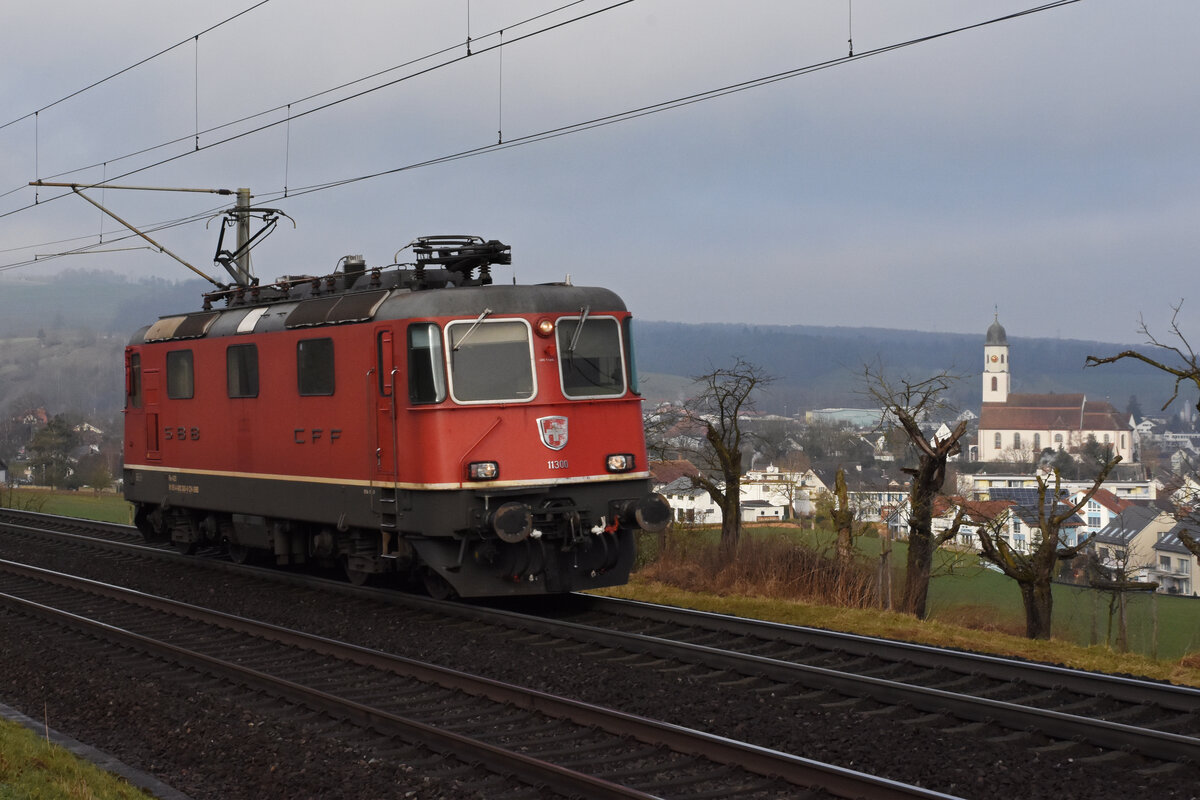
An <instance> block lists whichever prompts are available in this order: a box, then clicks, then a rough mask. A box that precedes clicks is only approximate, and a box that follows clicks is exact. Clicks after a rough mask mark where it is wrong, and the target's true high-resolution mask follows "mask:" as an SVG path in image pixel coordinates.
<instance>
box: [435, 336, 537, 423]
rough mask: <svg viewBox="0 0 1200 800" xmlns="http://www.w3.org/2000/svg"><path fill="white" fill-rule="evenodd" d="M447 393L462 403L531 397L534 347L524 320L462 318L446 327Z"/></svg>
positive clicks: (532, 390)
mask: <svg viewBox="0 0 1200 800" xmlns="http://www.w3.org/2000/svg"><path fill="white" fill-rule="evenodd" d="M446 331H447V333H448V335H449V340H450V394H451V396H452V397H453V398H454V399H455V400H457V401H458V402H461V403H489V402H504V401H508V402H524V401H526V400H532V399H533V396H534V392H535V389H536V386H535V384H534V381H533V349H532V347H531V346H530V331H529V326H528V325H527V324H526V323H525V321H524V320H500V321H496V322H491V321H483V320H474V321H470V320H464V321H462V322H452V323H450V324H449V325H448V326H447V327H446Z"/></svg>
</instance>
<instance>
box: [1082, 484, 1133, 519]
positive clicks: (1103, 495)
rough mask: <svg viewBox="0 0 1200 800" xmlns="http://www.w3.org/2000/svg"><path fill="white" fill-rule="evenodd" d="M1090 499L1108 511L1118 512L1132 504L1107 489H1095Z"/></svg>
mask: <svg viewBox="0 0 1200 800" xmlns="http://www.w3.org/2000/svg"><path fill="white" fill-rule="evenodd" d="M1092 499H1093V500H1095V501H1096V502H1097V503H1099V504H1100V505H1102V506H1104V507H1105V508H1107V509H1109V510H1110V511H1115V512H1116V513H1118V514H1120V513H1121V512H1122V511H1124V510H1125V509H1127V508H1129V507H1130V506H1131V505H1133V504H1132V503H1130V502H1129V501H1128V500H1122V499H1121V498H1119V497H1117V496H1116V495H1115V494H1113V493H1112V492H1110V491H1109V490H1108V489H1097V490H1096V493H1095V494H1093V495H1092Z"/></svg>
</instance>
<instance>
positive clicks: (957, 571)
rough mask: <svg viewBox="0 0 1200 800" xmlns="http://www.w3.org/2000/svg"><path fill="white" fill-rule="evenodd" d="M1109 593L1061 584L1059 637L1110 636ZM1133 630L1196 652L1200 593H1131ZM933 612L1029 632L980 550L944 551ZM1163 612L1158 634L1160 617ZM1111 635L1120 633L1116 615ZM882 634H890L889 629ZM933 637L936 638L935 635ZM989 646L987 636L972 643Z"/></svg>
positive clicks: (865, 546) (897, 581) (786, 530)
mask: <svg viewBox="0 0 1200 800" xmlns="http://www.w3.org/2000/svg"><path fill="white" fill-rule="evenodd" d="M674 535H676V536H679V535H685V536H689V537H700V538H710V539H713V540H715V538H716V537H717V535H718V531H717V530H716V529H713V528H707V529H704V528H702V529H694V530H691V531H688V532H686V533H685V532H683V531H680V532H677V533H676V534H674ZM746 535H748V536H782V537H788V538H794V539H796V540H798V541H799V542H801V543H803V544H806V545H808V546H810V547H813V548H815V549H817V550H819V551H825V552H828V553H830V554H831V553H832V551H833V536H832V534H831V533H829V532H827V531H821V530H816V531H812V530H802V529H798V528H795V527H792V526H771V527H763V528H757V527H751V528H749V529H747V531H746ZM644 541H645V546H644V547H643V548H642V551H643V553H642V556H641V557H642V558H652V557H653V553H654V550H655V545H654V542H653V539H652V538H651V537H645V538H644ZM881 543H882V542H881V540H880V539H879V538H877V537H873V536H862V537H859V538H857V539H856V540H855V545H856V547H857V548H858V551H859V553H860V555H861V557H862V558H863V559H864V560H866V561H867V562H869V563H871V564H878V563H879V552H880V545H881ZM892 548H893V550H892V576H893V577H892V585H893V587H894V592H895V598H896V599H897V600H898V599H899V593H900V591H901V587H902V586H903V577H904V561H905V558H906V557H907V555H908V548H907V545H906V543H905V542H893V543H892ZM1110 599H1111V598H1110V596H1109V595H1107V594H1105V593H1102V592H1096V591H1094V590H1091V589H1086V588H1082V587H1075V586H1068V585H1064V584H1055V586H1054V626H1053V630H1054V637H1055V639H1057V640H1060V641H1062V642H1064V643H1069V644H1071V645H1072V646H1076V645H1077V646H1081V647H1089V646H1090V645H1093V644H1097V645H1100V646H1101V649H1103V645H1104V644H1105V642H1106V641H1109V640H1110V639H1109V602H1110ZM1127 601H1128V606H1127V612H1126V613H1127V630H1128V637H1129V649H1130V651H1131V652H1133V653H1135V654H1140V655H1143V656H1147V657H1151V658H1157V659H1159V660H1162V661H1164V662H1175V661H1178V660H1179V659H1181V658H1184V657H1185V656H1187V655H1189V654H1195V653H1200V598H1194V597H1175V596H1171V595H1162V594H1158V595H1145V594H1142V595H1127ZM928 609H929V619H930V620H931V621H936V622H940V623H943V624H946V625H954V626H960V627H964V628H968V629H973V630H977V631H982V632H985V633H997V634H1006V635H1010V636H1013V637H1018V638H1019V637H1022V636H1023V634H1024V631H1025V611H1024V607H1023V606H1022V605H1021V595H1020V591H1019V590H1018V587H1017V584H1016V582H1014V581H1013V580H1012V579H1010V578H1008V577H1007V576H1004V575H1001V574H999V573H997V572H994V571H992V570H989V569H985V568H983V567H981V566H980V565H979V558H978V556H977V555H975V554H973V553H956V552H954V551H949V550H939V551H938V553H937V561H936V568H935V571H934V577H933V580H932V581H931V583H930V588H929V602H928ZM1155 615H1157V618H1158V622H1157V636H1156V634H1155V623H1154V617H1155ZM1113 617H1114V618H1113V623H1112V626H1113V627H1112V632H1111V641H1113V642H1115V639H1116V621H1115V614H1114V615H1113ZM878 635H881V636H887V635H888V634H886V633H880V634H878ZM931 643H932V642H931ZM979 647H986V639H983V638H981V641H980V642H979V643H978V644H977V645H975V646H973V649H979Z"/></svg>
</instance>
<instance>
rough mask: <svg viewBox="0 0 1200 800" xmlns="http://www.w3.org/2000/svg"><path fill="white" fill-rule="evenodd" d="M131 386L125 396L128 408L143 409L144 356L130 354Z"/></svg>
mask: <svg viewBox="0 0 1200 800" xmlns="http://www.w3.org/2000/svg"><path fill="white" fill-rule="evenodd" d="M128 369H129V386H128V389H127V392H126V396H125V406H126V407H127V408H141V407H142V354H141V353H130V354H129V368H128Z"/></svg>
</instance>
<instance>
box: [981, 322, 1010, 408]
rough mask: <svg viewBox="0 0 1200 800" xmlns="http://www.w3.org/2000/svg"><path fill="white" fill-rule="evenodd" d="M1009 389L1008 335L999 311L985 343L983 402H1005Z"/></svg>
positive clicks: (988, 330) (989, 328)
mask: <svg viewBox="0 0 1200 800" xmlns="http://www.w3.org/2000/svg"><path fill="white" fill-rule="evenodd" d="M1009 388H1010V386H1009V372H1008V334H1006V333H1005V331H1004V326H1003V325H1001V324H1000V311H999V309H997V310H996V317H995V320H994V321H993V322H992V324H991V325H990V326H989V327H988V329H987V339H985V340H984V343H983V402H985V403H1003V402H1005V401H1006V400H1008V392H1009Z"/></svg>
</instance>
